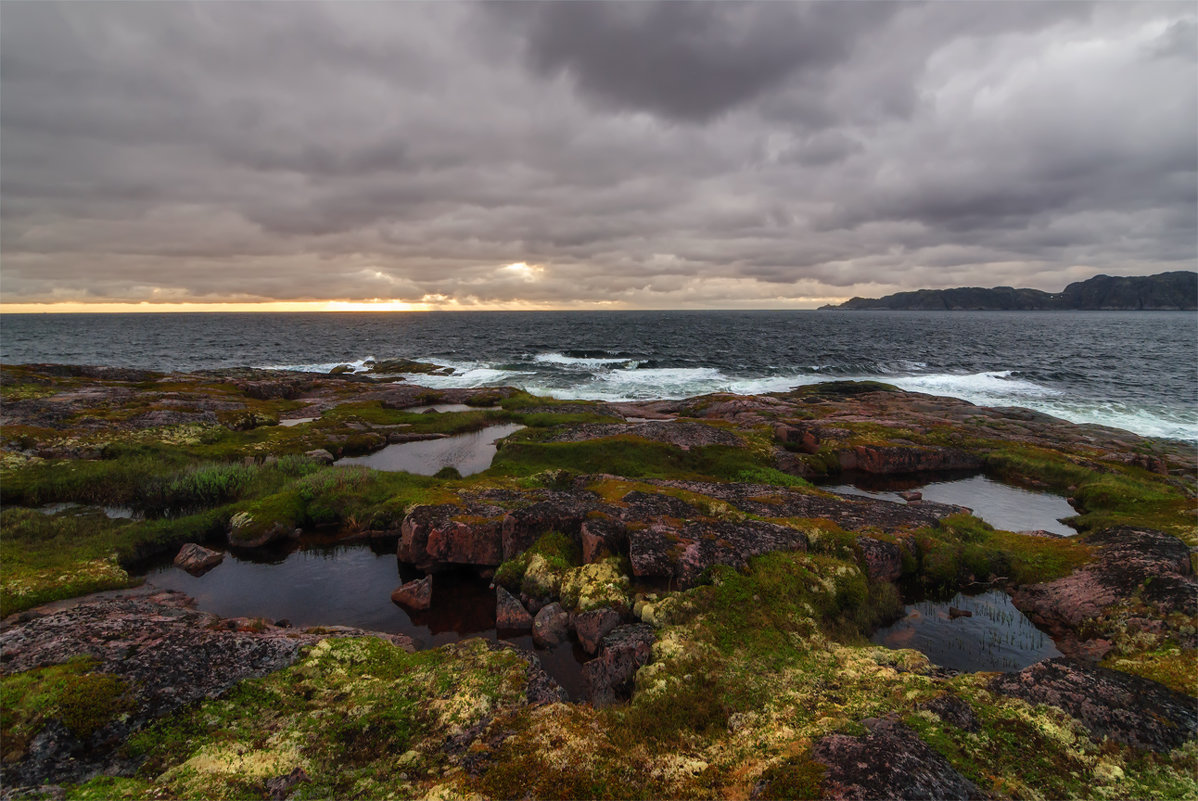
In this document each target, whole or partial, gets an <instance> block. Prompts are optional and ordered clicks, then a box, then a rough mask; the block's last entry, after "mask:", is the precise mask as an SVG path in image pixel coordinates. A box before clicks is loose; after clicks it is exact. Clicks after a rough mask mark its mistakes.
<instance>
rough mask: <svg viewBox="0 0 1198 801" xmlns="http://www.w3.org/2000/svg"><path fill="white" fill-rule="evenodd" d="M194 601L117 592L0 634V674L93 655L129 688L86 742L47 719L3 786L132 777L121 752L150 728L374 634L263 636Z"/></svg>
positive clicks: (102, 669)
mask: <svg viewBox="0 0 1198 801" xmlns="http://www.w3.org/2000/svg"><path fill="white" fill-rule="evenodd" d="M189 604H190V599H189V598H187V596H185V595H183V594H181V593H176V592H164V593H156V594H145V593H142V594H120V593H117V594H111V595H109V596H107V597H99V598H97V599H94V600H89V599H87V598H83V599H80V600H79V602H77V603H74V604H70V605H63V604H58V605H51V606H48V607H45V608H43V609H37V610H30V611H29V612H26V613H23V614H22V615H20V616H17V617H16V618H15V619H14V618H9V619H7V620H6V621H5V626H4V628H3V631H0V670H2V671H3V672H4V673H5V674H10V673H16V672H19V671H26V670H33V669H35V668H39V667H45V666H48V665H58V664H63V663H65V662H67V661H68V660H70V659H72V658H74V657H79V656H87V657H91V658H93V659H94V660H95V661H96V665H95V667H94V672H97V673H106V674H110V675H112V676H116V677H118V678H119V679H120V680H122V681H123V682H125V684H126V685H127V687H128V696H129V698H128V700H129V702H130V705H131V706H130V709H131V711H130V712H129V714H128V715H125V716H121V717H117V718H115V719H113V720H111V721H109V722H107V723H105V724H104V725H103V726H101V727H100V728H98V729H97V730H96V731H95V732H94V733H93V734H92V735H91V736H89V737H87V738H86V740H82V741H81V740H80V739H79V738H77V737H76V736H74V735H73V734H71V732H70V731H68V730H67V729H66V728H65V727H64V726H63V725H62V724H60V723H56V722H53V721H51V723H50V725H48V726H46V727H45V728H44V729H43V730H42V731H41V732H39V733H38V734H37V735H35V736H34V738H33V739H32V741H31V742H30V743H29V745H28V748H27V750H26V753H25V754H24V755H23V756H22V757H21V758H20V759H18V760H17V761H15V762H10V763H7V764H6V765H5V769H4V774H5V784H7V785H23V784H39V783H42V782H43V781H52V782H79V781H83V780H85V779H87V778H89V777H91V776H93V775H97V774H98V773H101V772H114V771H115V772H119V773H128V772H130V771H131V770H132V769H133V768H134V767H135V765H134V764H133V763H131V762H128V761H126V759H125V758H124V757H122V756H120V755H119V754H118V753H117V750H116V749H117V746H119V745H120V743H121V742H122V741H123V740H124V739H125V738H126V737H127V736H128V735H129V734H130V733H132V732H134V731H136V730H137V729H140V728H141V727H143V726H145V725H146V724H147V723H149V722H151V721H153V720H155V719H157V718H160V717H162V716H164V715H167V714H169V713H170V712H173V711H174V710H176V709H179V708H180V707H182V706H183V705H185V704H187V703H190V702H192V701H196V700H198V699H201V698H212V697H216V696H218V695H220V694H221V693H223V692H224V691H225V690H227V689H228V688H229V687H231V686H232V685H233V684H235V683H236V682H238V681H240V680H242V679H245V678H250V677H254V676H262V675H265V674H267V673H270V672H272V671H275V670H280V669H282V668H284V667H287V666H288V665H291V664H292V663H294V662H295V661H296V660H297V659H298V658H299V656H300V654H301V649H302V648H303V647H304V646H307V645H312V644H314V643H316V642H319V641H320V640H322V639H324V638H326V637H330V636H360V635H365V634H370V633H369V632H362V631H359V630H356V629H346V628H332V629H328V628H326V629H322V630H321V632H320V633H314V632H310V631H300V630H295V629H280V628H276V627H274V626H270V625H266V624H260V625H258V626H256V627H255V628H257V629H258V630H257V631H246V630H244V629H243V628H242V627H238V626H237V624H236V623H233V626H234V629H230V628H229V626H228V625H226V624H227V623H229V622H230V621H225V620H223V619H222V618H219V617H217V616H215V615H211V614H208V613H205V612H199V611H196V610H195V609H193V608H190V606H189ZM235 629H240V630H235ZM372 636H380V637H384V638H386V639H388V640H390V641H391V642H394V643H396V644H397V645H400V646H402V647H405V648H407V649H408V650H412V643H411V640H409V639H408V638H407V637H404V636H402V635H378V634H374V635H372Z"/></svg>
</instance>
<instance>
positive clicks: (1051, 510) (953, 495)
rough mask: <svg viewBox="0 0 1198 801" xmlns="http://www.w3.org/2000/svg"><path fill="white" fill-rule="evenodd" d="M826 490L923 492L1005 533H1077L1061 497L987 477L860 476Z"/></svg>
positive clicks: (879, 494)
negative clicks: (966, 510)
mask: <svg viewBox="0 0 1198 801" xmlns="http://www.w3.org/2000/svg"><path fill="white" fill-rule="evenodd" d="M822 489H827V490H830V491H832V492H839V493H842V494H845V495H862V496H865V497H868V498H878V499H880V500H885V501H897V502H898V503H903V502H904V501H903V499H902V498H900V497H899V494H898V493H899V492H900V491H902V490H919V491H920V492H922V493H923V499H924V500H925V501H935V502H936V503H951V504H954V505H956V506H966V507H969V508H970V509H972V510H973V514H974V515H975V516H976V517H979V518H981V519H982V520H985V521H986V522H987V523H989V524H990V525H992V526H994V527H995V528H1000V529H1003V530H1004V531H1027V530H1029V529H1041V530H1044V531H1050V532H1052V533H1053V534H1061V535H1063V536H1066V537H1071V536H1073V535H1074V534H1076V533H1077V532H1076V531H1074V530H1073V529H1072V528H1070V527H1069V526H1067V525H1065V524H1064V523H1062V522H1061V520H1060V518H1063V517H1072V516H1073V515H1075V514H1077V512H1076V511H1074V509H1073V507H1072V506H1070V505H1069V504H1068V502H1067V501H1066V500H1065V499H1064V498H1062V497H1061V496H1060V495H1053V494H1051V493H1048V492H1033V491H1031V490H1025V489H1022V488H1020V487H1012V486H1010V485H1009V484H1003V483H1001V482H998V481H995V480H994V479H991V478H987V477H986V476H983V475H973V476H969V477H968V478H955V479H950V480H947V481H932V482H929V483H927V484H921V483H919V481H918V480H914V479H907V480H904V479H895V478H891V477H889V476H869V477H865V476H857V477H854V478H853V480H852V482H851V483H849V484H839V485H836V486H832V487H822Z"/></svg>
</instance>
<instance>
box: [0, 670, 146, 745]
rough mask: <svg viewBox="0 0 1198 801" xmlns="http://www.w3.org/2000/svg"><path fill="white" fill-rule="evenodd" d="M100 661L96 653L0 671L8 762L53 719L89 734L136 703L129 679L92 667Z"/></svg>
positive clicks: (1, 725)
mask: <svg viewBox="0 0 1198 801" xmlns="http://www.w3.org/2000/svg"><path fill="white" fill-rule="evenodd" d="M96 664H97V663H96V661H95V660H94V659H91V658H87V657H79V658H76V659H72V660H71V661H69V662H66V663H65V664H61V665H54V666H52V667H45V668H38V669H36V670H28V671H24V672H21V673H14V674H10V675H7V676H3V677H0V700H2V703H0V731H2V733H3V737H2V739H3V742H4V753H3V759H4V761H5V762H10V761H13V760H16V759H19V758H20V757H21V756H22V755H23V753H24V751H25V748H26V747H27V746H28V744H29V742H30V740H32V738H33V737H34V736H35V735H36V734H37V733H38V732H39V731H41V730H42V728H43V727H44V726H45V725H46V724H47V723H48V722H49V721H52V720H57V721H59V722H60V723H62V725H63V726H65V727H66V729H67V730H68V731H69V732H71V734H73V735H74V736H76V737H78V738H79V739H80V740H86V739H87V738H88V737H90V736H91V735H92V734H94V733H95V732H96V731H98V730H99V729H101V728H102V727H103V726H105V725H106V724H108V723H109V722H111V721H112V720H114V719H115V718H117V717H118V716H120V715H121V714H124V713H125V712H128V711H129V710H131V709H132V708H133V704H132V701H131V699H130V698H129V687H128V685H127V684H126V683H125V681H124V680H123V679H121V678H119V677H117V676H113V675H111V674H108V673H95V672H92V671H93V669H94V668H95V666H96Z"/></svg>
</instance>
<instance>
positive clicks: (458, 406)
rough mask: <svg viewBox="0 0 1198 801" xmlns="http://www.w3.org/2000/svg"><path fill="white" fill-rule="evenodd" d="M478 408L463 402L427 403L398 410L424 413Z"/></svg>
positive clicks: (465, 410) (463, 410)
mask: <svg viewBox="0 0 1198 801" xmlns="http://www.w3.org/2000/svg"><path fill="white" fill-rule="evenodd" d="M478 409H479V407H478V406H467V405H466V404H464V403H429V404H425V405H424V406H409V407H408V408H406V409H400V411H401V412H409V413H411V414H424V413H425V412H473V411H477V410H478Z"/></svg>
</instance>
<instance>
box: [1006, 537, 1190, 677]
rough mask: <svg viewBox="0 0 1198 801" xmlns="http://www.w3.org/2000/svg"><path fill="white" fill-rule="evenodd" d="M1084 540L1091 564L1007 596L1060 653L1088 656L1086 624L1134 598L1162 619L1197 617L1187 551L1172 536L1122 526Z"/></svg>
mask: <svg viewBox="0 0 1198 801" xmlns="http://www.w3.org/2000/svg"><path fill="white" fill-rule="evenodd" d="M1087 542H1088V543H1089V544H1090V545H1092V546H1094V547H1095V548H1096V554H1095V559H1094V561H1093V562H1091V563H1090V564H1088V565H1086V566H1084V567H1082V568H1081V569H1079V570H1077V571H1075V572H1073V573H1072V574H1070V575H1068V576H1065V577H1064V578H1060V579H1057V580H1056V581H1051V582H1047V583H1043V584H1032V585H1028V586H1024V587H1018V588H1016V589H1014V590H1013V591H1012V592H1011V600H1012V602H1013V603H1014V604H1015V606H1016V607H1018V608H1019V609H1020V610H1021V611H1022V612H1024V614H1026V615H1027V616H1028V617H1029V618H1030V619H1031V620H1032V621H1033V622H1034V623H1036V625H1038V626H1040V627H1042V628H1044V629H1046V630H1047V631H1048V632H1049V633H1051V634H1052V635H1053V637H1054V638H1055V639H1056V640H1057V644H1058V647H1059V648H1060V649H1061V651H1062V652H1063V653H1065V654H1067V655H1071V656H1081V655H1086V654H1092V653H1093V650H1092V649H1087V648H1086V644H1085V642H1084V640H1086V639H1087V637H1086V632H1085V629H1084V626H1085V624H1086V622H1087V621H1089V620H1093V619H1095V618H1097V617H1098V616H1099V615H1101V614H1102V613H1103V611H1104V610H1106V609H1107V608H1108V607H1111V606H1113V605H1115V604H1117V603H1120V602H1123V601H1128V600H1130V599H1132V598H1133V597H1136V596H1138V597H1139V598H1140V599H1141V600H1142V601H1144V602H1146V603H1148V604H1151V605H1152V606H1155V607H1156V608H1157V610H1158V614H1160V615H1167V614H1170V613H1174V612H1182V613H1185V614H1189V615H1194V614H1198V581H1195V579H1194V576H1193V575H1192V570H1191V567H1190V550H1189V547H1188V546H1186V545H1185V544H1184V543H1183V542H1181V541H1180V540H1178V539H1177V538H1176V537H1174V536H1171V535H1169V534H1166V533H1164V532H1161V531H1153V530H1151V529H1138V528H1130V527H1126V526H1122V527H1118V528H1112V529H1107V530H1105V531H1100V532H1097V533H1095V534H1092V535H1090V536H1089V537H1087ZM1097 655H1098V656H1101V653H1099V654H1097Z"/></svg>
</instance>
